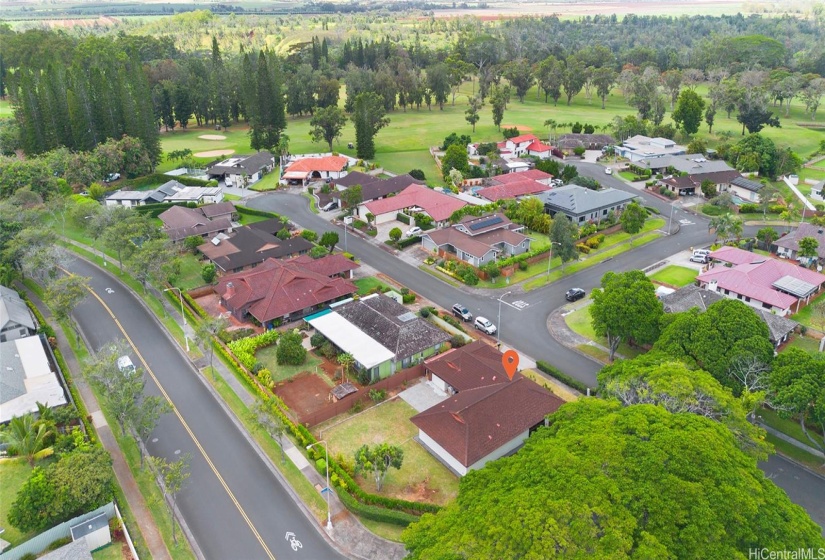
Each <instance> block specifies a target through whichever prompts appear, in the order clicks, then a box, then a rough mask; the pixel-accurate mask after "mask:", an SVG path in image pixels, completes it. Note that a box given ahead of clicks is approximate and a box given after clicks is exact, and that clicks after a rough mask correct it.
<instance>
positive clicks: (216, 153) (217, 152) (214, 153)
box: [193, 150, 235, 157]
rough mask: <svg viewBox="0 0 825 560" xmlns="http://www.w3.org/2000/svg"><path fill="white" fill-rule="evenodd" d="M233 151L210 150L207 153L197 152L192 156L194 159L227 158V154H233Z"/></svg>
mask: <svg viewBox="0 0 825 560" xmlns="http://www.w3.org/2000/svg"><path fill="white" fill-rule="evenodd" d="M234 153H235V150H210V151H208V152H198V153H196V154H193V155H194V156H195V157H217V156H228V155H229V154H234Z"/></svg>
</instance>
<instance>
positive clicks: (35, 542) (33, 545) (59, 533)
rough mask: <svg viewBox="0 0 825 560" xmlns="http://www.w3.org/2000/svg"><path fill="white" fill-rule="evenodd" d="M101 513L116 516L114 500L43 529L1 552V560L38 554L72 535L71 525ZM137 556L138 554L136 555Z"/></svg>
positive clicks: (108, 516)
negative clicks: (45, 529) (55, 542)
mask: <svg viewBox="0 0 825 560" xmlns="http://www.w3.org/2000/svg"><path fill="white" fill-rule="evenodd" d="M101 514H103V515H105V516H106V519H111V518H113V517H115V515H117V513H116V511H115V504H114V502H109V503H108V504H106V505H103V506H100V507H99V508H97V509H96V510H94V511H90V512H89V513H84V514H83V515H78V516H77V517H75V518H74V519H70V520H69V521H65V522H63V523H61V524H60V525H57V526H56V527H52V528H51V529H49V530H48V531H43V532H42V533H40V534H39V535H37V536H36V537H33V538H31V539H29V540H27V541H26V542H24V543H22V544H19V545H17V546H15V547H14V548H12V549H11V550H9V551H7V552H4V553H3V554H0V560H19V559H20V558H22V557H23V556H25V555H26V554H35V555H38V554H40V553H41V552H43V551H44V550H46V549H47V548H48V547H49V545H50V544H52V543H53V542H54V541H56V540H59V539H65V538H66V537H71V536H72V533H71V530H70V528H71V527H74V526H75V525H77V524H79V523H83V522H84V521H88V520H89V519H92V518H93V517H97V516H98V515H101ZM130 546H131V543H130ZM132 550H134V549H132ZM135 558H137V555H135Z"/></svg>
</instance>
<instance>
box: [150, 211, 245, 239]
mask: <svg viewBox="0 0 825 560" xmlns="http://www.w3.org/2000/svg"><path fill="white" fill-rule="evenodd" d="M158 218H160V221H161V222H163V231H164V233H166V235H167V236H169V239H171V240H172V241H180V240H181V239H185V238H187V237H189V236H192V235H197V236H202V235H210V234H213V233H218V232H221V231H228V230H230V229H232V222H230V221H229V218H226V217H223V218H216V219H214V220H210V219H209V218H207V217H206V216H204V215H203V212H202V211H201V208H186V207H185V206H173V207H171V208H169V209H168V210H166V211H164V212H162V213H161V214H160V215H159V216H158Z"/></svg>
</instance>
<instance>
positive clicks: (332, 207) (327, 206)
mask: <svg viewBox="0 0 825 560" xmlns="http://www.w3.org/2000/svg"><path fill="white" fill-rule="evenodd" d="M336 208H338V203H337V202H335V201H334V200H333V201H330V202H327V203H326V204H324V205H323V206H321V210H323V211H324V212H329V211H331V210H335V209H336Z"/></svg>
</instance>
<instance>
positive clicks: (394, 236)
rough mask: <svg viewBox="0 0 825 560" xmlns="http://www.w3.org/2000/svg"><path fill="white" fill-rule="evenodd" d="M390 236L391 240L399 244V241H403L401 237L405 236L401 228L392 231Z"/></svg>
mask: <svg viewBox="0 0 825 560" xmlns="http://www.w3.org/2000/svg"><path fill="white" fill-rule="evenodd" d="M389 235H390V239H392V240H393V241H394V242H396V243H398V240H399V239H401V236H402V235H404V234H403V233H402V232H401V228H397V227H394V228H392V229H391V230H390V234H389Z"/></svg>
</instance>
